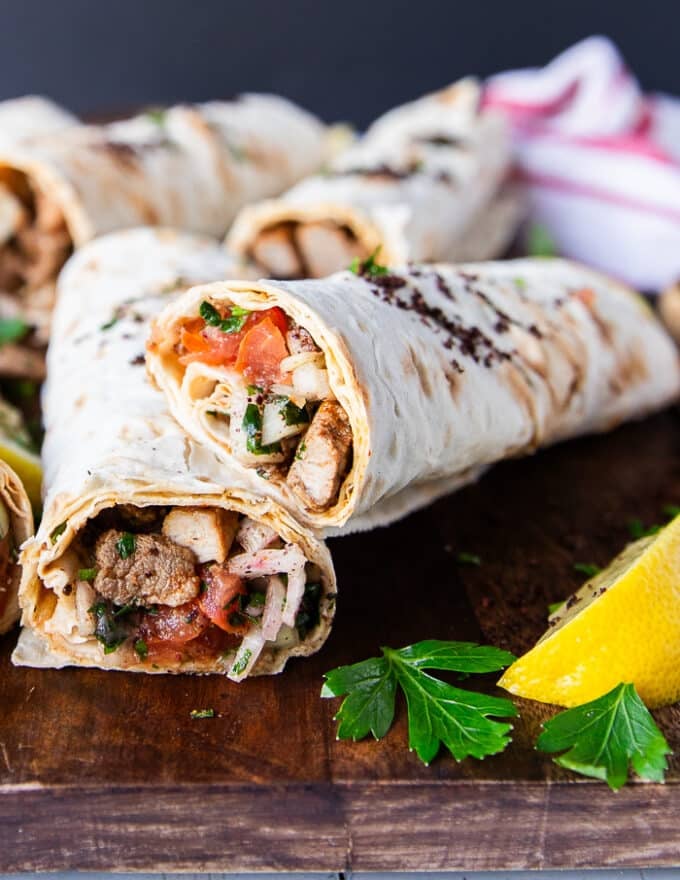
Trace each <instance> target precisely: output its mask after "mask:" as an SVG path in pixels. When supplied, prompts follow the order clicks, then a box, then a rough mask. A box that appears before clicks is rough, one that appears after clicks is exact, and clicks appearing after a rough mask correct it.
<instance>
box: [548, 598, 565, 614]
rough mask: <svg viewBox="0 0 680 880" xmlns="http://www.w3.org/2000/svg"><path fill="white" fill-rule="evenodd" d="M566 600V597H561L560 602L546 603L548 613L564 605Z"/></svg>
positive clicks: (552, 612)
mask: <svg viewBox="0 0 680 880" xmlns="http://www.w3.org/2000/svg"><path fill="white" fill-rule="evenodd" d="M566 601H567V600H566V599H562V601H561V602H551V603H550V605H548V614H549V615H552V614H554V613H555V612H556V611H557V609H558V608H561V607H562V606H563V605H564V603H565V602H566Z"/></svg>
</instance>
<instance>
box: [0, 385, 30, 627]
mask: <svg viewBox="0 0 680 880" xmlns="http://www.w3.org/2000/svg"><path fill="white" fill-rule="evenodd" d="M8 410H9V408H8V405H7V404H5V403H4V401H0V424H2V423H4V417H5V415H6V413H7V411H8ZM0 430H2V429H1V428H0ZM3 436H4V432H3ZM1 442H2V440H0V443H1ZM32 534H33V511H32V509H31V503H30V501H29V498H28V495H27V494H26V490H25V488H24V486H23V484H22V482H21V480H20V478H19V476H18V474H17V473H16V472H15V471H14V470H13V469H12V468H11V467H10V465H9V464H8V463H7V462H6V461H4V460H2V459H0V635H1V634H2V633H5V632H7V630H9V629H10V628H11V627H12V625H13V624H14V623H16V621H17V620H18V619H19V602H18V592H19V582H20V579H21V568H20V566H19V563H18V559H19V548H20V547H21V545H22V544H23V543H24V541H26V540H28V538H30V536H31V535H32Z"/></svg>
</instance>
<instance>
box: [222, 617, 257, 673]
mask: <svg viewBox="0 0 680 880" xmlns="http://www.w3.org/2000/svg"><path fill="white" fill-rule="evenodd" d="M264 641H265V640H264V636H263V635H262V630H261V629H260V628H259V627H257V628H256V629H252V630H251V631H250V632H249V633H247V634H246V635H245V636H244V637H243V641H242V642H241V644H240V645H239V649H238V651H237V652H236V656H235V657H234V662H233V663H232V664H231V666H230V667H229V672H228V673H227V678H230V679H231V680H232V681H242V680H243V679H244V678H247V676H248V675H249V674H250V671H251V670H252V668H253V666H254V665H255V664H256V663H257V660H258V657H259V656H260V654H261V653H262V649H263V648H264Z"/></svg>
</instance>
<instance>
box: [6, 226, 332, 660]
mask: <svg viewBox="0 0 680 880" xmlns="http://www.w3.org/2000/svg"><path fill="white" fill-rule="evenodd" d="M232 268H233V265H232V264H231V262H230V260H229V258H228V257H227V256H226V254H225V253H224V252H223V250H222V249H221V248H220V247H218V246H217V244H216V243H214V242H212V241H208V240H203V239H198V238H195V237H193V236H182V235H179V234H177V233H173V232H169V231H162V230H152V229H142V230H131V231H127V232H121V233H118V234H114V235H111V236H108V237H104V238H101V239H98V240H97V241H96V242H93V243H91V244H90V245H88V246H86V247H85V248H83V249H82V250H81V251H80V252H79V253H78V254H76V255H75V256H74V257H73V258H72V260H71V261H70V262H69V264H68V266H67V267H66V268H65V270H64V272H63V273H62V276H61V278H60V295H59V299H58V306H57V309H56V311H55V320H54V333H53V336H52V339H51V342H50V348H49V352H48V365H49V378H48V381H47V383H46V386H45V389H44V393H43V402H44V417H45V428H46V436H45V444H44V448H43V459H44V466H45V486H46V489H47V494H46V498H45V505H44V515H43V519H42V522H41V524H40V528H39V530H38V533H37V535H36V536H35V538H34V539H33V540H32V541H30V542H29V543H28V544H27V545H26V547H25V549H24V551H23V553H22V564H23V577H22V583H21V593H20V600H21V606H22V609H23V619H22V622H23V624H24V626H25V627H27V629H25V630H24V631H23V633H22V636H21V638H20V641H19V644H18V646H17V649H16V651H15V654H14V658H13V659H14V662H15V663H18V664H23V665H35V666H63V665H69V664H75V665H83V666H98V667H102V668H113V669H127V670H132V671H145V672H164V671H170V672H179V671H181V672H187V671H188V672H228V674H230V676H232V677H235V678H242V677H244V676H245V675H247V674H249V673H250V672H251V671H252V667H253V665H254V664H253V663H245V664H241V668H240V670H239V672H238V674H236V675H235V674H234V672H233V666H231V665H230V664H231V663H232V662H233V660H234V656H233V652H232V653H231V654H230V655H228V656H221V657H220V656H217V657H199V658H194V659H191V660H190V661H188V662H185V661H184V660H183V659H182V658H180V657H178V658H176V659H175V660H168V661H163V662H161V661H156V663H155V664H151V663H150V662H149V661H148V660H147V661H145V660H144V658H143V657H140V656H137V654H135V652H133V651H132V649H131V648H129V646H124V647H123V648H120V649H118V650H115V651H113V652H111V653H105V652H104V650H103V648H102V645H101V644H100V643H99V642H98V641H97V640H96V639H95V637H94V635H93V632H92V628H93V623H92V619H91V618H88V609H87V608H85V609H82V608H81V609H80V617H79V616H78V608H77V607H76V603H77V599H78V591H79V588H80V586H81V584H76V580H77V579H80V580H82V578H83V577H85V575H82V573H76V572H77V571H78V566H77V564H76V565H75V571H74V570H73V569H74V564H73V562H72V561H70V560H69V548H70V547H72V546H73V542H74V539H76V538H77V537H78V536H79V535H80V534H82V533H83V532H84V530H85V527H86V525H87V523H88V521H90V520H92V519H93V518H94V517H95V516H96V515H97V514H98V513H100V512H101V511H102V510H105V509H107V508H111V507H113V506H114V505H134V506H135V508H146V507H148V506H170V507H172V508H173V509H174V508H186V507H190V508H194V509H198V508H201V509H202V508H206V507H207V508H211V509H222V510H233V511H236V512H237V513H239V514H246V515H247V516H249V517H251V518H252V519H253V520H255V521H256V522H257V523H259V524H265V525H267V526H269V527H270V528H272V529H274V530H275V531H276V532H277V533H278V534H279V535H280V536H281V538H282V539H283V540H284V541H286V542H289V543H290V544H292V545H294V546H296V547H299V548H300V549H301V550H302V552H303V553H304V555H305V557H306V559H307V560H308V561H310V562H313V563H314V564H315V565H316V566H318V568H319V569H320V572H321V574H320V580H321V587H322V594H321V596H320V604H319V619H318V621H317V622H316V625H315V626H314V627H313V628H312V629H311V630H310V631H309V633H308V634H307V636H306V637H305V638H302V639H301V640H300V641H299V642H298V643H296V644H290V645H288V646H285V645H284V646H281V645H279V644H276V643H273V642H272V643H270V642H267V644H265V645H264V648H263V650H262V653H261V654H260V656H259V661H258V662H257V665H256V668H255V672H256V674H257V673H272V672H278V671H280V670H281V669H282V668H283V666H284V664H285V662H286V660H287V658H288V657H289V656H292V655H306V654H310V653H312V652H313V651H315V650H316V649H317V648H318V647H319V646H320V645H321V644H322V643H323V641H324V639H325V637H326V635H327V633H328V630H329V628H330V622H331V618H332V613H333V607H334V595H335V579H334V573H333V568H332V563H331V560H330V556H329V554H328V552H327V550H326V548H325V546H324V545H323V544H321V543H320V542H319V541H318V540H316V539H315V538H314V537H313V536H312V535H311V534H309V533H308V532H305V531H304V530H302V529H300V528H298V526H297V525H296V524H295V523H294V521H293V520H292V518H291V517H290V516H289V515H288V514H286V513H285V512H284V511H283V510H281V509H280V508H279V507H278V506H277V505H276V504H275V503H273V502H271V501H270V500H267V499H265V498H262V497H257V496H256V495H255V494H254V493H253V492H252V491H250V490H249V489H248V487H247V486H245V485H244V483H243V481H239V479H238V475H235V477H234V479H231V478H230V476H229V468H228V466H227V467H225V465H224V464H223V463H219V462H218V461H217V459H216V457H215V456H214V454H213V453H212V452H210V451H209V450H206V449H204V448H202V447H201V446H199V445H197V444H196V443H194V442H193V441H191V440H190V439H188V438H187V437H186V435H185V434H184V432H183V431H182V430H181V428H180V427H179V426H178V425H177V423H176V422H175V420H174V419H173V418H172V417H171V416H170V414H169V412H168V411H167V406H166V404H165V401H164V399H163V397H162V395H160V394H159V393H158V392H157V391H155V390H154V389H153V388H152V387H151V385H150V384H149V382H148V380H147V379H146V375H145V369H144V357H143V352H144V343H145V339H146V335H147V332H148V320H149V318H150V317H151V316H152V315H153V314H155V313H156V312H157V311H158V310H159V309H160V308H161V306H162V305H163V304H164V303H165V302H167V301H168V299H169V298H172V297H173V296H174V295H175V294H176V293H177V292H178V290H181V289H182V288H183V287H186V285H188V284H190V283H197V282H198V281H200V280H202V279H207V278H216V277H223V276H225V275H226V274H228V272H229V271H230V269H232ZM158 564H159V565H160V562H159V563H158ZM149 576H150V575H149ZM96 584H97V581H96V580H95V581H94V585H95V586H96ZM83 616H84V619H85V630H83ZM79 621H80V622H79ZM88 621H89V623H88ZM88 627H89V629H88ZM246 638H248V636H246Z"/></svg>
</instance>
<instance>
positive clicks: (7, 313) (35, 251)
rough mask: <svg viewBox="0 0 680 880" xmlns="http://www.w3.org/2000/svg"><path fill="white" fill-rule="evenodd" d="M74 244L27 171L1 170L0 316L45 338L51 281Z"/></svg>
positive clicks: (60, 217) (59, 215)
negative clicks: (19, 322)
mask: <svg viewBox="0 0 680 880" xmlns="http://www.w3.org/2000/svg"><path fill="white" fill-rule="evenodd" d="M72 250H73V244H72V241H71V237H70V235H69V232H68V229H67V227H66V222H65V220H64V216H63V214H62V212H61V210H60V208H59V207H58V206H57V205H56V204H55V202H54V201H53V200H52V199H50V198H49V197H48V196H47V195H45V193H44V192H42V190H40V189H39V188H38V187H36V186H33V185H32V183H31V182H30V181H29V179H28V178H27V176H26V175H24V174H21V173H19V172H16V171H11V170H9V169H2V170H0V314H2V315H3V316H4V317H14V316H15V315H20V316H22V317H24V318H25V320H26V322H27V323H28V324H29V325H30V326H32V327H35V328H36V330H35V332H36V333H37V334H38V336H39V342H40V343H41V344H44V343H45V342H46V341H47V321H48V317H49V314H50V312H51V309H52V305H53V300H54V290H55V282H56V278H57V275H58V274H59V271H60V270H61V267H62V266H63V265H64V263H65V262H66V260H67V259H68V257H69V256H70V254H71V252H72Z"/></svg>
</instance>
